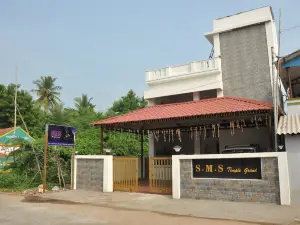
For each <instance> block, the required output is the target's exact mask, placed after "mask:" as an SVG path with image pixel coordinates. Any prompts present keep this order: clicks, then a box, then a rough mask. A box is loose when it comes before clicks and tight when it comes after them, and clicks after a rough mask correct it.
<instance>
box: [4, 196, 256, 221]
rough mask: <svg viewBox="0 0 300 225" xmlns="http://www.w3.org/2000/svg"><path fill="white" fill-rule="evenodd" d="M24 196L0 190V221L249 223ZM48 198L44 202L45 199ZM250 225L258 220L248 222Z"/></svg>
mask: <svg viewBox="0 0 300 225" xmlns="http://www.w3.org/2000/svg"><path fill="white" fill-rule="evenodd" d="M23 198H24V196H14V195H8V194H0V224H1V225H35V224H38V225H40V224H43V225H66V224H73V225H79V224H81V225H85V224H89V225H96V224H109V225H124V224H130V225H138V224H143V225H153V224H156V225H160V224H163V225H185V224H189V225H196V224H197V225H199V224H205V225H249V223H243V222H237V221H224V220H210V219H200V218H193V217H188V216H187V217H186V216H176V215H166V214H161V213H153V212H149V211H138V210H122V209H113V208H107V207H100V206H91V205H88V204H75V203H71V202H66V201H61V200H57V201H50V200H49V201H44V202H42V203H34V202H22V200H23ZM45 202H48V203H45ZM251 224H253V225H255V224H258V223H251Z"/></svg>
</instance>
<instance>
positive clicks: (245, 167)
mask: <svg viewBox="0 0 300 225" xmlns="http://www.w3.org/2000/svg"><path fill="white" fill-rule="evenodd" d="M192 166H193V177H194V178H223V179H261V178H262V176H261V159H260V158H226V159H193V160H192Z"/></svg>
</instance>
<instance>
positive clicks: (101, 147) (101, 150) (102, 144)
mask: <svg viewBox="0 0 300 225" xmlns="http://www.w3.org/2000/svg"><path fill="white" fill-rule="evenodd" d="M103 133H104V128H103V126H101V127H100V155H104V154H103V153H104V143H103Z"/></svg>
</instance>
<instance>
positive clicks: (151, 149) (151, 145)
mask: <svg viewBox="0 0 300 225" xmlns="http://www.w3.org/2000/svg"><path fill="white" fill-rule="evenodd" d="M148 139H149V157H154V136H153V134H149V138H148Z"/></svg>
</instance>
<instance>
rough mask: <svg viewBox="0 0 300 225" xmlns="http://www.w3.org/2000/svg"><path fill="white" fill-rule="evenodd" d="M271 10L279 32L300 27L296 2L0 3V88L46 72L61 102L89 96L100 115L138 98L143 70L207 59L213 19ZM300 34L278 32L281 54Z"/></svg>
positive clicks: (131, 0)
mask: <svg viewBox="0 0 300 225" xmlns="http://www.w3.org/2000/svg"><path fill="white" fill-rule="evenodd" d="M266 5H271V6H272V7H273V11H274V14H275V18H276V20H278V10H279V8H282V12H283V16H282V19H283V24H282V26H283V29H285V28H289V27H293V26H295V25H300V21H299V20H298V19H297V18H299V8H300V1H299V0H286V1H279V0H270V1H267V0H251V1H245V0H227V1H224V0H216V1H200V0H151V1H143V0H119V1H116V0H107V1H103V0H43V1H40V0H26V1H24V0H9V1H5V0H0V83H4V84H8V83H11V82H14V73H15V67H16V64H17V63H18V64H19V81H20V83H21V85H22V88H23V89H27V90H31V89H32V88H33V87H34V86H33V84H32V82H33V80H35V79H38V78H39V77H40V76H45V75H51V76H54V77H57V78H58V82H57V84H58V85H61V86H63V91H62V96H61V98H62V101H63V102H64V103H65V104H66V106H73V99H74V98H75V97H78V96H80V95H81V94H82V93H86V94H88V95H89V96H92V97H94V104H96V105H97V109H98V110H105V109H107V108H108V107H109V106H110V105H111V103H112V102H113V101H114V100H116V99H117V98H119V97H120V96H122V95H124V94H126V92H127V91H128V90H129V89H130V88H132V89H133V90H134V91H136V92H137V94H138V95H140V96H141V95H142V94H143V91H144V89H145V88H146V85H145V70H146V69H156V68H160V67H165V66H168V65H176V64H183V63H187V62H190V61H195V60H201V59H207V58H208V56H209V53H210V50H211V45H210V43H209V42H208V41H207V40H206V39H205V37H204V33H205V32H210V31H212V20H213V19H215V18H219V17H223V16H227V15H231V14H235V13H238V12H241V11H245V10H249V9H254V8H258V7H262V6H266ZM299 36H300V29H294V30H291V31H288V32H285V33H284V34H283V35H282V45H281V46H282V50H281V51H282V53H283V54H287V53H290V52H291V51H294V50H296V49H298V48H299V47H300V41H299Z"/></svg>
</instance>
